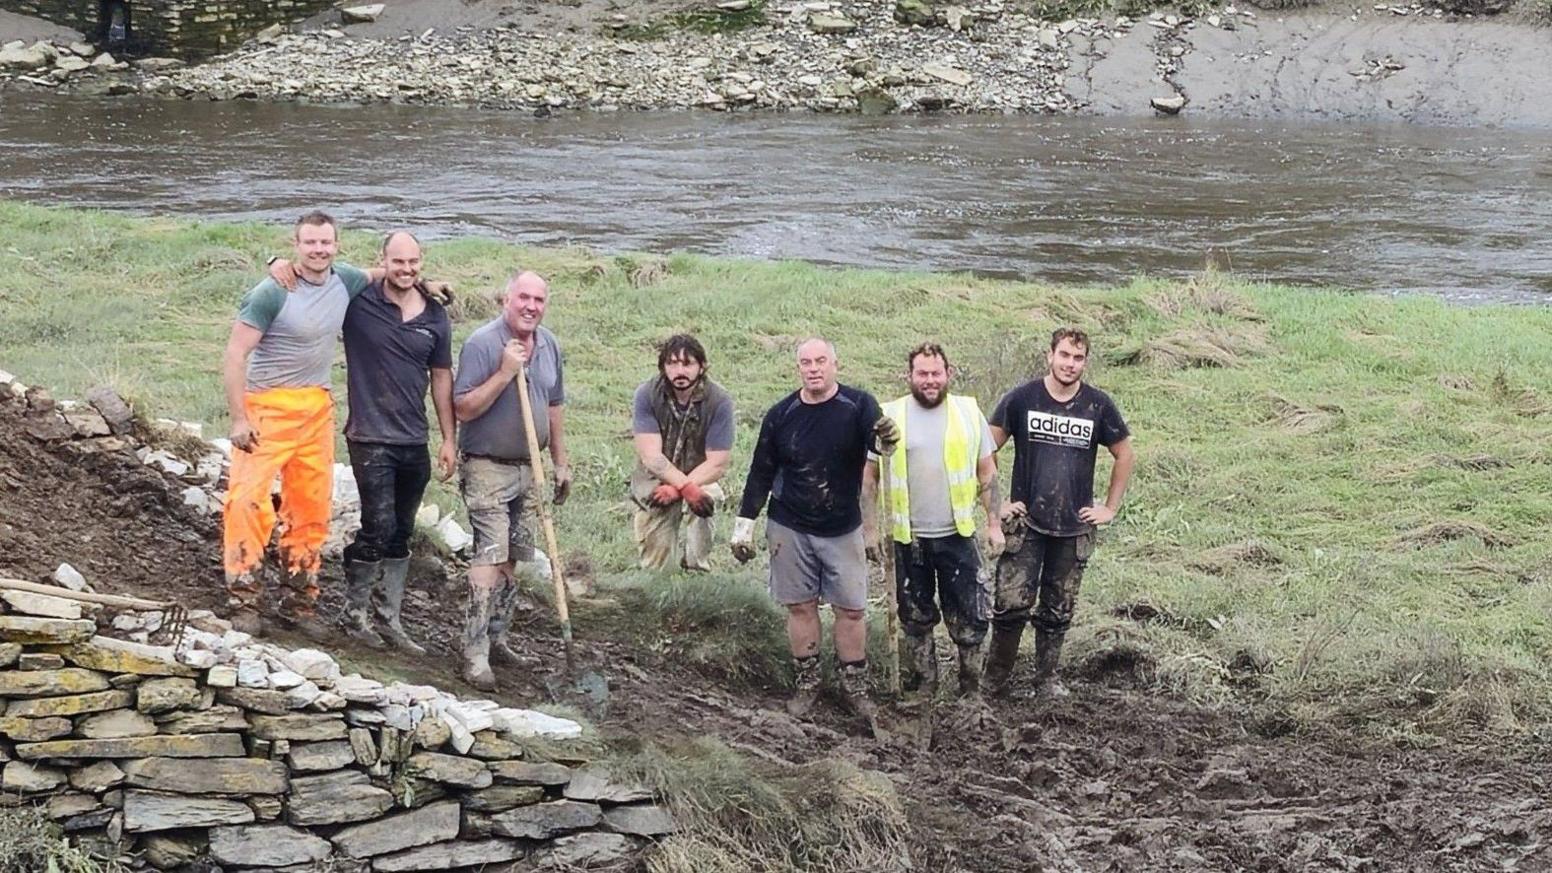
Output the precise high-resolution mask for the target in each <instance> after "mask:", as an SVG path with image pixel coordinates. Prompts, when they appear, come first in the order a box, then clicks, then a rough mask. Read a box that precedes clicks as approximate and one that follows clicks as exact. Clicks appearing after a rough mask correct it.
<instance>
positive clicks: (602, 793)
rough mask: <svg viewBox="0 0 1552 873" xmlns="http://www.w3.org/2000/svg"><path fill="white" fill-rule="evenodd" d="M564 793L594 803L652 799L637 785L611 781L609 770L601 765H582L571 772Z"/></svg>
mask: <svg viewBox="0 0 1552 873" xmlns="http://www.w3.org/2000/svg"><path fill="white" fill-rule="evenodd" d="M565 794H566V797H567V798H568V799H570V800H589V801H593V802H595V803H637V802H639V801H643V800H651V799H652V792H650V791H648V790H647V789H645V788H642V787H641V786H639V785H626V784H622V783H618V782H615V781H613V778H612V777H611V775H610V773H609V771H608V770H607V769H605V768H603V767H584V768H582V769H581V770H577V771H576V772H574V773H572V774H571V782H570V783H569V784H568V785H567V786H566V791H565Z"/></svg>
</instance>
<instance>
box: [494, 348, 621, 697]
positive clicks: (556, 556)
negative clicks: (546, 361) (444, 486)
mask: <svg viewBox="0 0 1552 873" xmlns="http://www.w3.org/2000/svg"><path fill="white" fill-rule="evenodd" d="M517 399H518V403H520V404H521V406H522V410H523V431H524V435H525V436H527V437H528V463H529V464H530V465H531V466H532V468H533V490H532V492H531V493H532V496H533V502H534V506H535V507H537V508H538V510H539V525H540V526H541V527H542V528H544V545H545V548H547V549H548V550H549V555H550V578H551V579H552V580H553V581H554V582H555V613H556V616H557V617H558V618H559V619H560V638H561V643H562V644H563V645H564V646H565V649H566V674H567V675H568V676H573V675H574V674H575V672H576V658H575V656H574V654H573V653H572V647H571V607H570V604H569V602H568V599H567V598H568V594H567V590H566V576H565V569H564V568H565V561H563V560H562V559H561V554H560V546H559V545H558V544H557V543H556V541H555V519H554V518H553V517H552V516H551V515H550V504H549V501H548V500H546V499H545V494H544V483H545V482H546V481H548V480H546V479H545V478H544V459H543V458H542V457H540V454H539V434H538V431H537V430H536V429H535V428H534V417H533V401H532V400H531V399H530V398H529V396H528V368H527V367H526V366H525V367H523V368H522V369H520V370H518V371H517ZM576 690H577V691H579V692H581V693H582V694H584V695H586V696H587V697H589V698H591V699H593V700H594V701H595V702H597V703H602V702H603V699H604V698H605V697H607V696H608V693H609V685H608V682H606V681H605V680H604V678H603V677H602V676H599V675H598V674H596V673H594V672H592V671H588V672H587V673H586V674H584V675H583V676H581V677H578V678H577V680H576Z"/></svg>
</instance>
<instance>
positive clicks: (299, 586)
mask: <svg viewBox="0 0 1552 873" xmlns="http://www.w3.org/2000/svg"><path fill="white" fill-rule="evenodd" d="M280 585H281V594H280V620H281V622H282V623H284V624H285V625H286V626H287V627H289V628H290V629H291V630H293V631H295V632H296V633H299V634H301V635H302V636H304V637H306V638H307V639H308V640H309V641H311V642H314V643H327V642H331V641H332V640H333V639H334V638H335V633H336V632H335V629H334V628H332V627H330V626H329V625H328V624H327V623H326V622H324V621H323V620H322V619H320V618H318V612H317V607H318V574H317V573H316V572H308V571H305V570H283V571H281V574H280Z"/></svg>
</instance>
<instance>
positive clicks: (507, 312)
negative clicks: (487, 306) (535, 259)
mask: <svg viewBox="0 0 1552 873" xmlns="http://www.w3.org/2000/svg"><path fill="white" fill-rule="evenodd" d="M549 302H550V283H549V282H546V281H545V279H544V277H543V276H541V275H539V274H538V273H535V272H534V271H532V270H521V271H519V272H517V273H514V274H512V278H510V279H508V280H507V293H506V299H505V300H504V301H503V302H502V307H501V311H502V317H504V318H505V319H506V322H507V328H508V329H509V330H511V331H512V333H513V334H514V335H516V336H519V337H523V338H527V337H529V336H532V335H533V332H534V330H535V329H536V328H538V326H539V322H541V321H543V320H544V310H545V308H546V307H547V306H548V305H549Z"/></svg>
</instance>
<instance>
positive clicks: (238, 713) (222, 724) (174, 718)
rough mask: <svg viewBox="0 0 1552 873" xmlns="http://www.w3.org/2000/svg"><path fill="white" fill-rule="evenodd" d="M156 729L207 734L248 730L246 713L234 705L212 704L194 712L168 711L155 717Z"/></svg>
mask: <svg viewBox="0 0 1552 873" xmlns="http://www.w3.org/2000/svg"><path fill="white" fill-rule="evenodd" d="M155 720H156V729H157V730H158V731H160V732H162V733H167V734H208V733H214V732H216V731H237V732H239V733H241V732H243V731H246V730H248V728H249V724H248V714H247V713H245V712H243V711H242V710H241V709H238V708H237V707H235V706H223V705H217V706H212V707H211V708H209V709H201V710H198V711H195V712H169V713H167V714H165V715H159V716H157V717H156V719H155Z"/></svg>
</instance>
